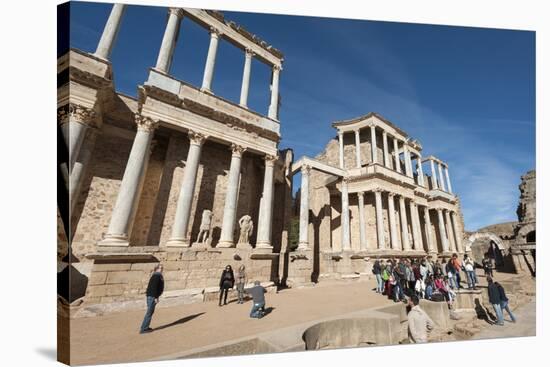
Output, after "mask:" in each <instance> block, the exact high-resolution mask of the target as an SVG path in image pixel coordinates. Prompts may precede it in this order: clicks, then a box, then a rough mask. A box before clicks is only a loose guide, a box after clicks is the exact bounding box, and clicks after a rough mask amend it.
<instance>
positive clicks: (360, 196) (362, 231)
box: [357, 191, 367, 250]
mask: <svg viewBox="0 0 550 367" xmlns="http://www.w3.org/2000/svg"><path fill="white" fill-rule="evenodd" d="M364 196H365V193H364V192H363V191H361V192H358V193H357V202H358V206H359V239H360V243H359V245H360V247H361V250H366V249H367V233H366V228H365V226H366V223H365V198H364Z"/></svg>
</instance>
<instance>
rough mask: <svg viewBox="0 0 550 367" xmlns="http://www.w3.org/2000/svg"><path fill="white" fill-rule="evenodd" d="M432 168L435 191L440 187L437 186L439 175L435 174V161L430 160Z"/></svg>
mask: <svg viewBox="0 0 550 367" xmlns="http://www.w3.org/2000/svg"><path fill="white" fill-rule="evenodd" d="M430 167H431V169H432V186H433V189H434V190H436V189H438V188H439V185H438V184H437V174H436V173H435V165H434V161H433V159H430Z"/></svg>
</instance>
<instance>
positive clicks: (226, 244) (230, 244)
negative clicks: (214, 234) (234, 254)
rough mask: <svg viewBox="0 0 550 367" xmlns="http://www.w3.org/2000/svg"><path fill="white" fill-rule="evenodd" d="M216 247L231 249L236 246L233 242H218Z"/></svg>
mask: <svg viewBox="0 0 550 367" xmlns="http://www.w3.org/2000/svg"><path fill="white" fill-rule="evenodd" d="M216 247H221V248H230V247H235V244H234V243H233V242H232V241H220V242H218V244H217V245H216Z"/></svg>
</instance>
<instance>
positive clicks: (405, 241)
mask: <svg viewBox="0 0 550 367" xmlns="http://www.w3.org/2000/svg"><path fill="white" fill-rule="evenodd" d="M399 214H400V215H401V245H402V246H401V247H402V248H403V251H409V250H410V249H411V244H410V242H409V228H408V226H409V224H408V221H407V209H406V208H405V198H404V197H403V196H400V197H399Z"/></svg>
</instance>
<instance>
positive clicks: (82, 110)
mask: <svg viewBox="0 0 550 367" xmlns="http://www.w3.org/2000/svg"><path fill="white" fill-rule="evenodd" d="M96 118H97V113H96V112H95V110H94V109H93V108H89V107H84V106H81V105H78V104H76V103H69V104H66V105H64V106H62V107H60V108H58V109H57V123H58V124H59V125H64V124H66V123H67V122H69V120H73V121H76V122H79V123H81V124H83V125H86V126H88V127H97V121H96Z"/></svg>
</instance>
